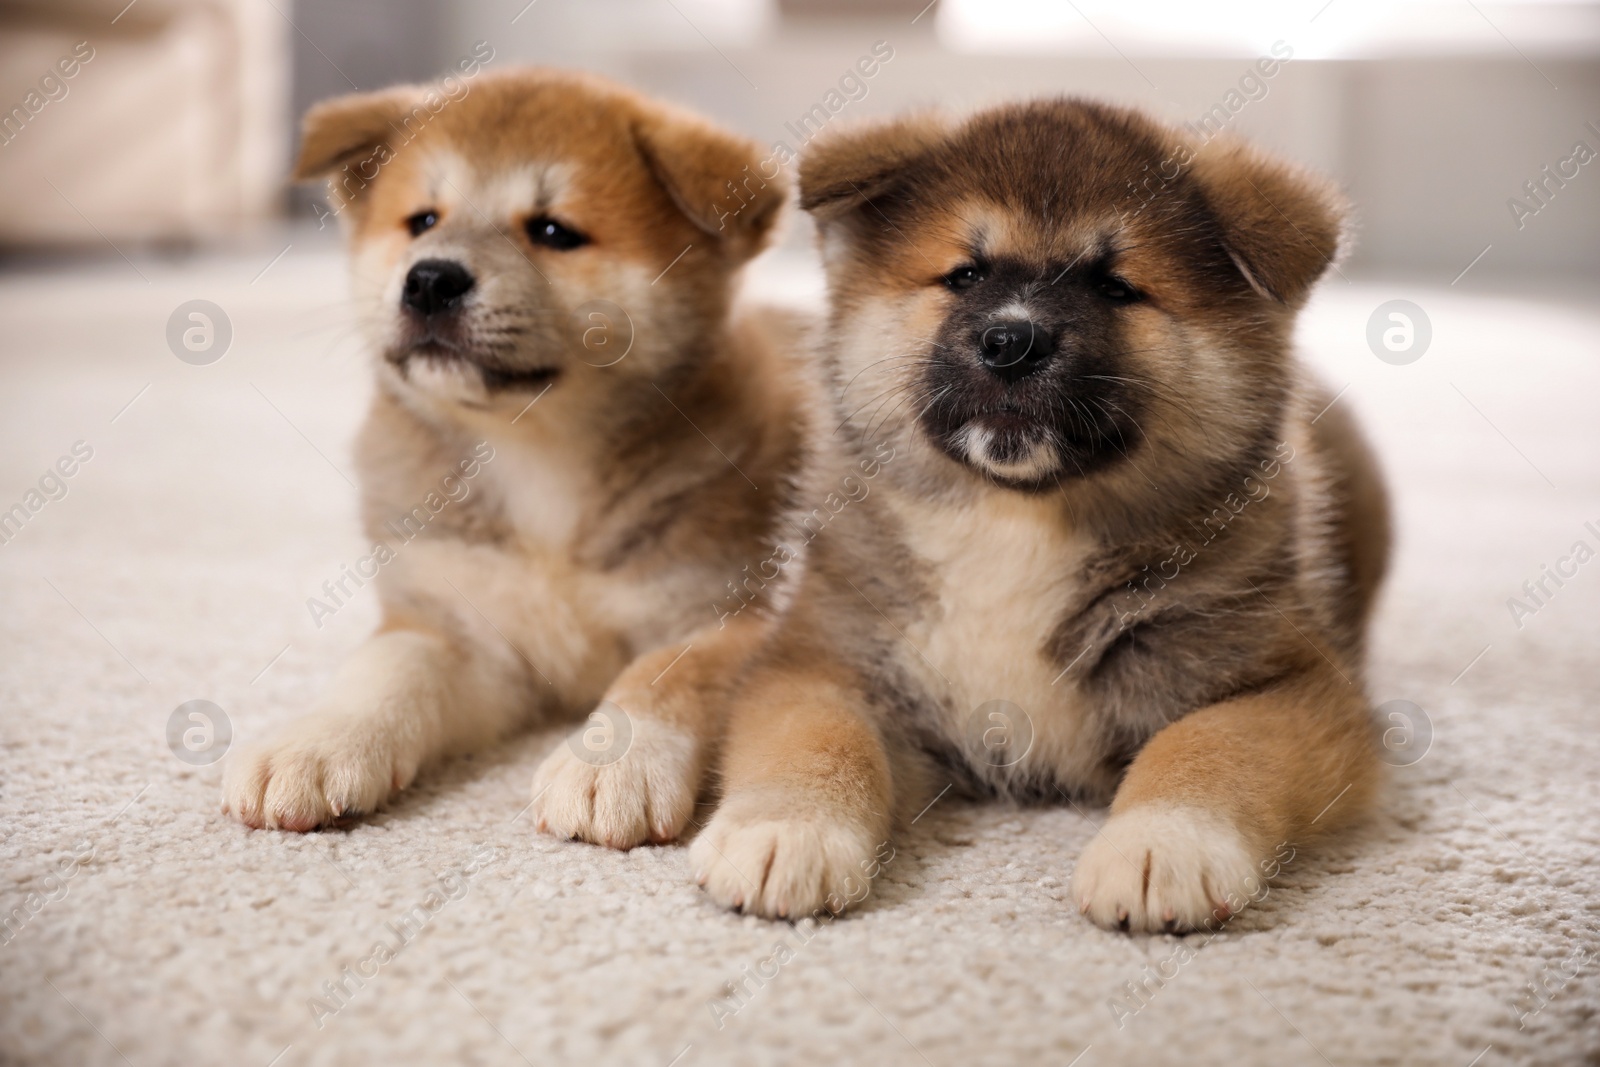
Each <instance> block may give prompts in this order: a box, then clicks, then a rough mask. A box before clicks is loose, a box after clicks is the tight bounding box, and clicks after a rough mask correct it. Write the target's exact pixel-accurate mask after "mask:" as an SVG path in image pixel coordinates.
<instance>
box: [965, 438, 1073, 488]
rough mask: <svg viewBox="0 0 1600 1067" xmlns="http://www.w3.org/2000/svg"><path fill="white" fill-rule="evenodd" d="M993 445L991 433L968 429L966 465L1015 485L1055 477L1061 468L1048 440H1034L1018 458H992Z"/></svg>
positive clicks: (1058, 458)
mask: <svg viewBox="0 0 1600 1067" xmlns="http://www.w3.org/2000/svg"><path fill="white" fill-rule="evenodd" d="M993 444H994V431H993V430H990V429H987V428H985V427H982V426H969V427H967V429H966V440H965V441H964V442H963V443H962V450H963V451H964V452H965V453H966V456H967V462H969V463H971V464H972V465H973V466H974V467H977V468H979V469H980V470H986V471H988V472H990V473H991V474H994V475H996V476H998V477H1001V478H1005V479H1007V480H1008V481H1015V482H1026V481H1034V480H1036V479H1039V478H1043V477H1046V476H1047V475H1050V474H1054V473H1055V472H1056V470H1057V469H1059V468H1060V466H1061V459H1060V457H1059V456H1057V455H1056V450H1055V449H1053V448H1051V447H1050V444H1049V442H1048V441H1033V442H1031V443H1030V444H1029V445H1028V450H1027V452H1025V453H1023V454H1022V455H1021V456H1018V457H1014V458H1010V459H1004V460H1002V459H997V458H995V457H994V456H993V455H991V449H992V447H993Z"/></svg>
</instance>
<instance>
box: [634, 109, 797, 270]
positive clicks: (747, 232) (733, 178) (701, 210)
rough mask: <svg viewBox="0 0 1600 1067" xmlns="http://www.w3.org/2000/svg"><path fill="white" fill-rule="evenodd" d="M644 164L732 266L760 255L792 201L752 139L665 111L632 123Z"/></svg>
mask: <svg viewBox="0 0 1600 1067" xmlns="http://www.w3.org/2000/svg"><path fill="white" fill-rule="evenodd" d="M633 136H634V141H635V143H636V144H637V145H638V147H639V154H640V155H642V156H643V157H644V161H645V165H646V166H647V167H649V168H650V171H651V173H652V174H654V175H655V177H656V180H657V181H659V182H660V183H661V184H662V186H663V187H664V188H665V189H666V190H667V195H668V196H670V197H671V198H672V202H673V204H675V205H676V206H677V208H678V210H679V211H681V212H683V214H684V215H685V216H686V217H687V218H688V219H689V221H690V222H692V223H694V224H695V225H696V226H697V227H699V228H700V229H701V230H704V231H705V232H706V233H707V234H709V235H710V236H711V237H713V238H715V239H716V240H717V241H719V242H720V243H721V245H722V247H723V249H724V250H725V251H726V252H727V254H728V255H730V256H732V257H733V258H734V259H736V260H743V259H748V258H750V257H751V256H753V255H755V254H756V253H757V252H759V251H761V249H762V248H763V247H765V245H766V243H767V239H768V238H769V237H770V236H771V235H772V232H773V228H774V226H775V225H776V223H777V221H778V217H779V215H780V214H782V208H783V203H784V201H785V200H787V199H788V197H789V183H788V181H786V180H785V178H784V176H783V166H782V164H781V163H780V162H779V161H778V160H776V159H772V158H770V157H767V156H764V155H763V154H762V152H761V151H760V148H759V147H758V146H757V145H756V143H755V142H754V141H751V140H749V139H747V138H744V137H739V136H736V135H734V134H731V133H728V132H726V131H724V130H720V129H718V128H717V127H715V126H713V125H712V124H711V123H709V122H706V121H705V120H703V119H701V118H699V117H697V116H694V115H690V114H688V113H686V112H680V111H676V110H672V109H668V108H664V107H663V108H652V109H651V110H650V111H649V112H647V113H646V114H644V115H643V116H641V117H640V118H639V119H638V120H637V121H636V122H635V124H634V128H633Z"/></svg>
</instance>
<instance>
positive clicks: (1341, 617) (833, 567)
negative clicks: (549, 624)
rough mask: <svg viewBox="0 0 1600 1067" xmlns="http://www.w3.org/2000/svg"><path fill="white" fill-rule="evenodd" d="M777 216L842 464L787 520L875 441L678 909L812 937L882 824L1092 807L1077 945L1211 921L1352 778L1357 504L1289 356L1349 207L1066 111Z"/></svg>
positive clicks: (1317, 392)
mask: <svg viewBox="0 0 1600 1067" xmlns="http://www.w3.org/2000/svg"><path fill="white" fill-rule="evenodd" d="M800 183H801V203H802V206H803V207H805V208H806V209H807V210H809V211H810V212H811V213H812V214H813V215H814V216H815V218H816V220H817V223H818V226H819V229H820V244H821V249H822V255H823V259H824V261H825V265H826V268H827V273H828V280H829V293H830V299H831V317H830V321H829V326H828V329H827V335H826V337H825V339H824V341H823V344H822V356H821V359H822V369H823V372H824V375H825V378H826V381H827V387H826V388H827V393H828V394H829V397H830V400H831V403H832V405H833V408H834V411H833V413H832V414H833V418H832V423H833V424H835V425H839V426H841V427H849V428H853V429H854V430H855V431H857V432H854V433H851V434H846V433H844V432H840V433H837V434H834V435H831V436H827V435H822V436H819V438H818V440H816V441H815V442H813V444H814V451H815V455H813V456H812V457H811V459H810V461H809V470H810V473H809V475H807V476H806V478H805V480H804V483H803V486H802V488H801V490H800V497H799V506H800V507H801V508H802V509H803V508H805V507H808V506H809V505H810V503H811V502H812V501H813V498H816V499H820V497H821V494H823V493H825V492H827V491H828V488H829V487H830V486H831V485H832V483H833V482H835V481H837V478H838V472H840V471H845V470H850V469H852V468H853V467H854V466H855V465H856V464H857V463H858V462H859V461H860V459H861V458H862V456H863V455H865V454H866V453H864V452H862V449H864V448H871V447H873V445H874V443H875V442H876V443H882V442H887V443H888V444H889V445H890V446H892V450H893V454H894V456H895V458H894V460H893V462H892V463H888V464H885V465H884V467H883V472H882V474H881V475H880V476H879V477H878V479H877V480H876V482H875V483H874V492H873V493H872V494H871V495H870V496H868V497H866V498H865V499H863V500H862V501H860V502H859V503H857V504H853V505H852V506H851V507H850V508H849V509H847V510H845V511H843V512H841V513H840V514H839V515H838V516H837V517H835V518H834V519H833V521H832V522H830V523H829V524H828V525H827V526H826V528H824V529H822V530H821V532H820V533H819V535H818V536H817V537H816V538H815V540H814V541H812V542H811V544H810V545H809V547H808V551H807V556H806V559H805V561H804V573H803V575H802V576H801V577H800V578H799V580H798V582H797V584H796V586H795V588H794V589H793V590H792V599H791V600H790V602H789V603H788V606H787V607H786V609H785V613H784V615H783V617H782V618H781V619H780V621H779V622H778V624H777V628H776V630H775V631H774V633H773V634H772V636H771V638H770V640H768V641H767V643H766V644H765V646H764V648H763V650H762V651H761V652H760V653H759V654H758V658H757V660H756V661H755V664H754V666H753V667H752V669H751V673H750V674H749V675H748V676H747V678H746V680H745V681H744V682H743V683H742V685H741V688H740V689H739V691H738V693H737V694H736V696H735V698H734V705H733V710H732V711H731V713H730V714H731V719H730V722H729V732H728V735H727V737H726V739H725V741H724V746H725V747H724V754H723V767H722V772H723V778H724V784H725V797H724V799H723V800H722V802H721V806H720V808H719V810H718V811H717V813H716V815H715V817H714V819H713V820H712V822H711V823H709V824H708V826H707V828H706V830H705V831H704V832H703V833H702V834H701V835H700V837H699V838H698V839H697V840H696V841H695V843H694V846H693V851H692V858H693V860H694V863H695V865H696V870H697V872H698V878H699V880H700V881H701V883H702V884H703V885H705V887H706V889H707V890H708V892H710V893H711V894H712V896H713V897H714V898H715V899H716V900H718V901H720V902H722V903H724V904H726V905H730V906H733V907H742V908H743V909H745V910H747V911H750V912H754V913H757V914H761V915H768V916H785V915H787V916H797V915H801V914H804V913H806V912H809V911H812V910H813V909H816V908H819V907H827V908H831V909H835V910H836V909H837V908H838V907H840V906H842V905H843V904H844V903H846V902H848V901H849V900H850V899H853V898H854V897H856V896H858V895H859V894H858V892H857V890H858V889H859V887H860V885H861V883H862V882H863V880H864V879H866V878H869V877H870V876H871V875H872V874H873V873H875V872H876V870H877V869H878V863H877V857H878V856H879V855H880V853H879V851H878V850H879V847H880V845H881V844H882V842H883V841H884V840H885V839H886V838H887V836H888V835H889V834H890V832H891V824H892V820H893V817H894V815H895V814H896V813H909V812H915V811H917V810H918V809H919V808H921V807H922V806H924V805H926V804H927V803H928V802H929V800H930V799H931V798H933V797H934V796H935V795H936V794H938V793H939V792H940V791H942V790H943V789H944V788H945V787H946V786H948V785H951V784H956V785H957V786H961V787H966V788H968V789H970V790H974V791H978V792H989V793H996V794H1002V795H1013V796H1035V797H1046V798H1057V799H1059V798H1060V797H1062V796H1066V797H1083V798H1089V799H1102V800H1103V799H1106V798H1109V797H1112V796H1113V794H1114V797H1115V799H1114V800H1112V804H1111V817H1110V820H1109V821H1108V822H1107V823H1106V824H1105V825H1104V826H1103V827H1102V828H1101V829H1100V831H1099V832H1098V834H1097V835H1096V836H1095V838H1094V840H1093V841H1092V842H1091V843H1090V844H1089V846H1088V848H1087V849H1086V850H1085V852H1084V854H1083V856H1082V857H1081V858H1080V860H1079V862H1078V865H1077V869H1076V871H1075V872H1074V875H1073V883H1072V884H1073V895H1074V899H1075V901H1076V902H1077V903H1078V905H1079V906H1080V907H1081V909H1082V910H1083V911H1084V912H1085V913H1086V914H1087V915H1088V916H1089V917H1090V918H1092V919H1093V920H1094V921H1095V922H1098V923H1101V924H1103V925H1107V926H1118V925H1120V926H1121V927H1122V928H1124V929H1138V930H1160V929H1163V928H1165V929H1169V930H1174V929H1187V928H1193V927H1196V926H1200V925H1203V924H1206V923H1208V922H1211V921H1214V920H1215V919H1218V918H1222V917H1225V916H1226V915H1227V914H1229V913H1230V912H1231V911H1236V910H1237V909H1238V908H1239V907H1240V906H1242V901H1243V897H1244V895H1245V894H1246V893H1247V892H1248V891H1250V890H1251V889H1253V888H1254V887H1255V886H1257V885H1258V884H1259V883H1260V881H1261V880H1262V875H1263V872H1267V871H1268V870H1269V868H1270V865H1271V864H1272V862H1273V859H1274V856H1275V852H1276V849H1277V848H1278V846H1280V845H1281V844H1282V843H1284V842H1292V843H1295V844H1299V843H1302V842H1305V841H1306V840H1308V839H1309V838H1311V837H1312V836H1314V835H1315V834H1317V833H1320V832H1323V831H1326V830H1328V829H1330V828H1332V827H1334V826H1335V825H1337V824H1340V823H1344V822H1347V821H1348V820H1350V819H1351V818H1352V817H1354V816H1356V815H1358V814H1359V813H1360V812H1361V811H1362V810H1363V809H1364V808H1365V807H1366V806H1367V805H1368V803H1369V800H1370V798H1371V797H1372V795H1373V793H1374V786H1375V783H1376V781H1377V778H1378V773H1377V772H1378V765H1379V761H1378V759H1377V749H1376V746H1375V738H1374V730H1373V727H1372V724H1371V722H1370V721H1369V720H1370V714H1369V708H1368V704H1367V700H1366V697H1365V695H1364V693H1363V691H1362V659H1363V643H1364V630H1365V625H1366V620H1367V616H1368V614H1369V612H1370V609H1371V605H1372V601H1373V598H1374V595H1375V593H1376V591H1377V588H1378V585H1379V582H1380V580H1381V578H1382V575H1383V571H1384V568H1385V559H1386V555H1387V550H1388V532H1387V512H1386V506H1385V499H1384V493H1383V489H1382V486H1381V483H1380V481H1379V478H1378V475H1377V472H1376V469H1375V467H1374V464H1373V462H1372V460H1371V457H1370V455H1369V453H1368V451H1367V449H1366V448H1365V446H1364V445H1363V444H1362V442H1361V440H1360V438H1359V437H1358V436H1357V435H1356V433H1355V431H1354V428H1353V426H1352V424H1351V423H1350V422H1349V421H1348V419H1347V418H1346V411H1345V408H1342V407H1338V406H1330V404H1331V399H1332V398H1331V397H1329V396H1328V395H1326V394H1325V393H1324V391H1323V390H1321V389H1320V388H1319V387H1318V386H1317V385H1316V384H1314V383H1313V382H1312V381H1310V379H1309V377H1308V375H1307V374H1306V372H1305V370H1304V369H1303V368H1302V367H1301V365H1300V364H1299V363H1298V362H1297V361H1296V359H1295V358H1294V356H1293V355H1292V353H1291V351H1290V335H1291V330H1292V327H1293V325H1294V320H1295V313H1296V311H1297V309H1298V308H1299V307H1300V306H1301V305H1302V304H1303V303H1304V301H1305V299H1306V295H1307V293H1308V292H1309V290H1310V288H1311V286H1312V284H1313V283H1314V282H1315V281H1316V280H1317V278H1318V277H1319V276H1320V275H1321V274H1322V273H1323V271H1324V270H1325V269H1326V268H1327V266H1328V265H1329V263H1330V262H1331V261H1332V260H1333V258H1334V256H1335V255H1336V253H1337V252H1338V248H1339V242H1340V235H1341V229H1342V227H1341V213H1342V208H1341V204H1340V202H1339V200H1338V199H1337V198H1336V197H1335V195H1334V194H1333V193H1332V192H1331V191H1329V190H1328V189H1327V188H1326V187H1325V186H1324V185H1323V184H1321V183H1320V182H1318V181H1315V180H1313V179H1312V178H1310V177H1308V176H1307V175H1305V174H1302V173H1301V172H1299V171H1297V170H1295V169H1293V168H1291V167H1289V166H1286V165H1284V164H1282V163H1279V162H1276V161H1273V160H1271V159H1269V158H1267V157H1265V156H1263V155H1260V154H1258V153H1256V152H1254V151H1252V150H1250V149H1248V148H1245V147H1243V146H1241V145H1239V144H1237V143H1231V142H1216V143H1210V144H1206V145H1203V146H1202V145H1198V144H1196V143H1194V142H1193V141H1191V140H1188V139H1186V135H1184V134H1181V133H1179V132H1178V131H1175V130H1172V129H1169V128H1167V127H1165V126H1162V125H1160V124H1158V123H1156V122H1154V121H1152V120H1150V119H1148V118H1146V117H1144V116H1142V115H1140V114H1137V113H1135V112H1131V111H1124V110H1119V109H1115V108H1110V107H1104V106H1099V105H1096V104H1091V103H1085V102H1080V101H1073V100H1050V101H1041V102H1036V103H1030V104H1024V105H1018V106H1010V107H1002V108H999V109H995V110H991V111H986V112H983V113H980V114H978V115H976V116H974V117H972V118H970V119H968V120H967V121H965V122H961V123H959V124H947V123H945V122H942V121H939V120H937V119H931V118H913V119H905V120H901V121H897V122H891V123H888V124H883V125H878V126H875V127H872V128H870V129H865V130H861V131H857V132H846V133H844V134H842V135H839V136H835V137H832V138H831V139H828V140H826V141H824V142H823V143H821V144H820V145H818V146H817V147H815V148H814V149H813V150H812V151H811V152H810V154H809V155H808V156H807V157H806V158H805V159H804V160H803V161H802V167H801V182H800ZM858 442H860V443H859V444H858ZM807 486H808V487H809V488H806V487H807Z"/></svg>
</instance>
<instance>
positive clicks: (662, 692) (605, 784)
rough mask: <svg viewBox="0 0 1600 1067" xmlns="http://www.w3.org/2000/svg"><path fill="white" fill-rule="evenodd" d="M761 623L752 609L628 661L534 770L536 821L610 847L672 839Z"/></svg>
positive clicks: (689, 807) (687, 812)
mask: <svg viewBox="0 0 1600 1067" xmlns="http://www.w3.org/2000/svg"><path fill="white" fill-rule="evenodd" d="M767 628H768V624H767V623H766V622H764V621H762V620H761V619H760V618H759V617H757V616H755V614H754V613H752V614H750V615H748V616H745V617H743V618H736V619H734V620H733V621H732V622H729V623H728V624H727V625H725V626H720V627H707V628H706V629H704V630H701V631H699V632H698V633H696V634H695V635H694V636H692V637H690V638H689V639H688V640H687V641H679V642H676V643H674V644H670V645H667V646H665V647H663V648H659V649H656V650H655V651H653V652H649V653H646V654H645V655H643V656H640V657H639V658H638V659H637V660H635V661H634V662H633V663H631V664H629V666H628V667H627V668H626V669H625V670H624V671H623V672H622V673H621V674H620V675H618V676H617V680H616V681H615V682H613V683H612V684H611V686H610V688H608V689H607V690H606V693H605V696H604V697H603V698H602V699H601V703H600V707H599V708H597V709H596V710H595V711H594V712H592V713H591V714H590V717H589V721H588V722H587V723H586V724H585V725H584V726H581V727H579V728H578V729H577V730H576V731H574V732H573V734H572V735H571V736H570V737H569V738H568V739H567V742H566V743H565V744H563V745H560V746H558V747H557V748H556V750H555V751H554V752H552V753H551V754H550V755H549V756H547V757H545V761H544V763H543V764H541V765H540V767H539V770H538V773H536V774H535V775H534V779H533V809H534V815H535V819H536V822H537V824H538V826H539V828H540V829H541V830H546V831H548V832H550V833H552V834H555V835H557V836H560V837H572V838H578V839H580V840H583V841H592V842H594V843H595V844H597V845H610V846H611V847H612V848H633V847H634V846H635V845H641V844H644V843H645V842H646V841H654V842H658V843H659V842H665V841H672V840H675V839H676V838H677V836H678V835H679V834H680V833H682V832H683V828H684V825H685V824H687V823H688V821H689V818H690V816H692V815H693V814H694V805H695V800H696V799H697V798H698V797H699V794H700V786H701V784H702V783H703V781H704V780H705V772H706V768H707V767H708V766H709V765H710V763H711V761H712V759H713V757H714V755H715V749H716V744H717V741H718V738H719V737H720V735H721V732H722V724H723V719H724V717H725V712H726V707H727V701H728V694H729V690H730V689H731V688H732V686H733V685H734V683H735V682H736V681H737V680H738V678H739V676H740V673H741V672H742V671H743V669H744V665H745V663H746V662H747V661H748V660H749V658H750V656H751V654H752V653H753V652H754V651H755V649H756V647H757V646H758V645H759V644H760V642H761V639H762V637H763V636H764V635H765V633H766V631H767ZM619 712H620V714H619Z"/></svg>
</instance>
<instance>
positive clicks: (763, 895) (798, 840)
mask: <svg viewBox="0 0 1600 1067" xmlns="http://www.w3.org/2000/svg"><path fill="white" fill-rule="evenodd" d="M886 854H887V855H886ZM892 856H893V852H892V850H891V849H890V847H889V844H888V842H887V841H886V840H884V835H883V834H882V833H875V832H874V831H873V830H872V829H871V828H869V827H866V826H863V825H861V824H860V823H858V822H857V821H856V820H854V819H852V818H851V817H850V816H849V815H846V814H842V813H840V812H837V811H834V810H831V809H830V808H828V807H827V806H825V805H822V804H817V803H815V802H811V801H808V800H806V799H805V798H796V797H794V796H789V795H784V796H774V795H757V796H751V795H745V796H733V797H730V798H728V799H727V800H726V801H725V802H724V803H723V805H722V807H721V808H720V809H718V811H717V813H716V815H715V816H714V817H713V818H712V820H711V822H710V823H708V824H707V825H706V828H705V830H704V832H702V833H701V834H700V836H699V837H697V838H695V841H694V845H693V846H692V847H691V848H690V850H689V859H690V862H691V863H692V864H693V865H694V869H695V872H696V874H695V880H696V881H697V882H699V883H700V884H701V885H702V886H704V887H705V890H706V892H707V893H709V894H711V899H713V900H715V901H716V902H717V903H718V904H721V905H722V906H723V907H727V908H736V909H738V910H740V911H743V912H746V913H747V914H751V915H760V916H762V917H764V918H768V919H794V918H801V917H804V916H806V915H812V914H815V913H817V912H818V911H821V910H823V909H826V910H827V911H829V912H832V913H834V914H837V913H838V912H840V911H843V910H844V909H845V908H846V907H847V906H849V905H851V904H854V903H856V902H858V901H860V900H862V899H863V898H865V897H866V895H867V893H868V891H869V890H870V888H871V884H872V879H873V878H875V877H877V875H878V871H879V870H880V869H881V867H882V865H883V864H884V863H887V862H888V860H889V859H890V858H892Z"/></svg>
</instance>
